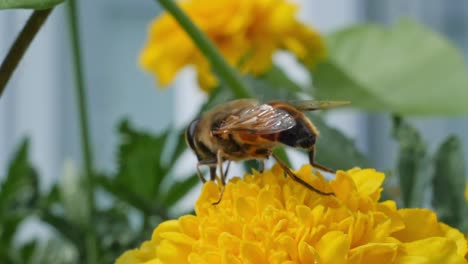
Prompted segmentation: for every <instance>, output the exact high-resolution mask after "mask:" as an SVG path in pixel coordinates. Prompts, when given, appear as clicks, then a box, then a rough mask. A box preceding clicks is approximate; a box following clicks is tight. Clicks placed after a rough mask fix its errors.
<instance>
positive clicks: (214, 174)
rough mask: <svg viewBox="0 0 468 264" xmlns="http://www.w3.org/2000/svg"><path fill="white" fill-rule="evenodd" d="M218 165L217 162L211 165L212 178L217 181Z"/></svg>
mask: <svg viewBox="0 0 468 264" xmlns="http://www.w3.org/2000/svg"><path fill="white" fill-rule="evenodd" d="M216 166H217V164H215V165H214V166H213V165H212V166H210V180H212V181H216Z"/></svg>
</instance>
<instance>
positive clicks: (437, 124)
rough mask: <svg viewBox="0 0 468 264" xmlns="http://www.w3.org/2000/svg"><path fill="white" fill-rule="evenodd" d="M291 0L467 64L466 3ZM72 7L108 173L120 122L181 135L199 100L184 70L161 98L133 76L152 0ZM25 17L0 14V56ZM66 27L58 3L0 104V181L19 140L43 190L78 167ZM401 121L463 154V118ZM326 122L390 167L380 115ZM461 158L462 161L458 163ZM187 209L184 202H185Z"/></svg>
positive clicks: (98, 158) (321, 16)
mask: <svg viewBox="0 0 468 264" xmlns="http://www.w3.org/2000/svg"><path fill="white" fill-rule="evenodd" d="M297 2H299V4H300V6H301V7H302V9H301V10H300V18H301V20H303V21H305V22H307V23H308V24H309V25H312V26H313V27H315V28H316V29H318V31H320V32H322V33H330V32H333V31H335V30H337V29H341V28H343V27H346V26H347V25H352V24H355V23H359V22H364V21H372V22H377V23H383V24H391V23H393V22H395V21H396V20H398V19H399V18H401V17H411V18H413V19H415V20H417V21H419V22H421V23H423V24H425V25H426V26H429V27H430V28H432V29H434V30H435V31H437V32H439V33H441V34H442V35H444V36H446V37H448V38H449V39H450V40H451V41H452V42H453V44H454V45H455V46H456V47H457V48H459V49H461V50H462V51H463V52H464V55H465V61H466V57H467V56H468V2H467V1H464V0H453V1H450V4H447V3H446V1H443V0H381V1H372V0H352V1H345V2H343V1H337V0H332V1H318V0H302V1H297ZM78 7H79V13H80V21H81V25H80V26H81V37H82V45H83V52H84V54H83V56H84V58H83V61H84V69H85V72H84V74H85V78H86V83H87V85H88V88H89V89H88V90H87V97H88V102H89V105H88V107H89V108H88V109H89V116H90V129H91V140H92V143H93V149H94V155H95V165H96V167H97V168H98V170H102V171H112V170H115V169H116V168H115V167H114V166H115V152H116V145H117V139H118V138H117V133H116V130H117V128H116V126H117V124H118V122H119V121H120V120H121V119H122V118H128V119H129V120H131V121H132V123H133V124H134V125H135V126H136V127H137V128H142V129H145V130H147V131H151V132H154V133H156V132H160V131H162V130H163V129H164V128H167V127H169V126H171V125H175V126H176V127H182V126H183V125H184V124H186V123H187V122H188V121H189V120H191V119H193V118H194V117H195V114H196V112H197V111H198V109H199V107H200V105H201V104H202V103H203V102H204V100H205V95H204V94H203V93H202V92H201V91H200V90H199V89H198V88H197V87H196V86H195V84H196V81H195V75H194V72H193V71H192V69H185V70H184V71H183V72H181V73H180V74H179V78H178V79H177V81H176V82H175V83H174V84H173V85H172V87H168V88H167V89H165V90H162V89H156V88H155V83H154V80H153V77H152V76H151V75H150V74H148V73H146V72H143V71H142V70H141V69H139V67H138V65H137V58H138V55H139V52H140V50H141V48H142V47H143V44H144V42H145V40H146V33H147V28H148V24H149V22H150V21H151V20H152V19H153V18H154V17H155V16H156V15H158V14H159V13H160V12H161V9H159V8H158V5H157V4H156V3H155V2H154V1H128V0H100V1H92V0H82V1H79V3H78ZM29 13H30V11H23V10H20V11H18V10H8V11H1V12H0V55H1V58H3V57H4V56H5V54H6V52H7V51H8V48H9V47H10V45H11V43H12V42H13V40H14V38H15V37H16V35H17V33H18V32H19V30H20V29H21V27H22V26H23V24H24V22H25V21H26V19H27V17H28V15H29ZM66 24H67V22H66V19H65V10H64V5H60V6H59V7H57V8H56V10H54V12H53V13H52V15H51V17H50V18H49V19H48V21H47V22H46V24H45V26H44V27H43V29H42V30H41V31H40V32H39V34H38V36H37V38H36V39H35V40H34V42H33V43H32V45H31V47H30V49H29V50H28V51H27V53H26V55H25V57H24V59H23V61H22V62H21V64H20V65H19V67H18V69H17V70H16V72H15V73H14V75H13V78H12V80H11V81H10V83H9V85H8V87H7V89H6V91H5V94H4V96H3V97H2V98H1V99H0V150H1V151H0V172H1V173H0V175H1V176H3V175H5V173H4V172H5V171H6V168H7V165H8V162H9V160H10V159H11V157H12V154H13V151H14V150H15V148H16V147H17V146H18V144H19V142H20V140H21V139H22V138H24V137H30V138H31V152H30V155H31V160H32V163H33V164H34V165H35V166H36V168H37V169H38V170H39V174H40V175H41V189H43V190H47V189H48V188H50V186H51V185H52V183H53V182H54V181H56V180H57V179H58V178H59V176H60V175H61V174H62V172H63V170H64V163H65V161H67V160H72V161H74V162H75V163H76V164H77V166H80V164H81V155H80V151H81V150H80V138H79V130H78V122H77V106H76V105H75V100H74V96H75V94H74V90H73V89H72V85H73V75H72V63H71V53H70V49H69V43H68V31H67V26H66ZM421 45H424V43H421ZM275 61H277V62H279V64H280V67H282V68H284V69H285V70H286V71H287V72H288V73H289V74H290V75H291V78H293V79H295V80H297V81H298V82H303V83H307V82H310V81H311V80H309V79H308V74H307V73H304V72H301V69H299V68H298V67H296V65H295V62H294V60H293V59H292V58H291V57H289V56H287V55H285V54H278V55H277V56H276V57H275ZM376 63H378V62H376ZM467 89H468V87H467ZM260 99H261V98H260ZM467 99H468V98H467ZM467 101H468V100H467ZM427 103H428V104H430V103H431V102H429V101H428V102H427ZM410 120H411V122H412V123H413V124H415V125H416V126H417V127H418V128H419V130H420V131H422V132H423V136H424V139H425V140H426V142H428V144H429V149H430V151H431V152H432V151H434V150H435V148H436V146H438V145H439V144H440V142H441V140H442V139H444V138H445V137H446V136H447V135H449V134H456V135H458V136H459V137H460V138H461V140H462V142H463V146H464V152H465V153H468V151H467V150H468V134H467V133H466V131H467V130H468V118H467V117H453V118H411V119H410ZM327 121H328V123H329V124H330V125H331V126H334V127H336V128H339V129H340V130H341V131H343V132H344V133H345V134H346V135H348V136H349V137H351V138H353V139H354V140H355V141H356V142H357V146H358V147H359V149H360V150H361V151H362V152H364V153H366V154H368V157H370V158H371V162H372V165H373V166H374V167H376V168H377V169H378V170H382V171H385V170H388V169H389V167H391V166H393V165H394V163H395V155H396V154H395V152H396V146H395V143H394V142H393V140H392V138H391V135H390V131H391V119H390V118H389V116H388V114H379V113H375V114H368V113H361V112H357V111H354V110H344V111H343V110H339V111H334V112H332V113H330V114H327ZM467 158H468V155H465V164H466V163H467V161H468V159H467ZM184 159H185V160H186V163H185V162H182V163H184V166H179V167H180V168H178V169H179V170H181V171H183V170H185V171H192V172H193V169H194V168H195V167H194V166H195V158H194V156H193V155H191V154H188V153H187V155H185V156H184ZM300 163H301V162H299V164H300ZM185 164H190V165H185ZM189 203H192V204H193V200H190V201H189ZM25 225H26V227H27V228H25V229H23V230H22V232H21V235H20V237H21V236H22V237H30V236H31V235H32V234H37V235H38V236H42V235H44V234H46V233H47V230H44V228H41V229H37V226H38V225H39V224H38V221H36V220H34V219H32V220H30V221H28V222H27V223H26V224H25Z"/></svg>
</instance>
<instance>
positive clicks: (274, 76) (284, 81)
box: [258, 65, 303, 99]
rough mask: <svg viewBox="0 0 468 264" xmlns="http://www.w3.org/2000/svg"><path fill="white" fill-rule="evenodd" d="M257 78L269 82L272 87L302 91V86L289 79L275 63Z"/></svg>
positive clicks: (296, 91)
mask: <svg viewBox="0 0 468 264" xmlns="http://www.w3.org/2000/svg"><path fill="white" fill-rule="evenodd" d="M258 78H259V79H260V80H263V81H264V82H265V83H267V84H270V85H271V88H273V89H278V90H289V91H290V92H295V93H299V92H302V91H303V88H302V87H301V86H300V85H298V84H297V83H296V82H294V81H293V80H291V78H289V76H288V75H287V74H286V73H285V72H284V71H283V70H282V69H281V68H279V67H278V66H276V65H272V66H271V68H270V69H269V70H268V71H267V72H265V73H263V74H262V75H260V76H259V77H258ZM276 99H279V98H276Z"/></svg>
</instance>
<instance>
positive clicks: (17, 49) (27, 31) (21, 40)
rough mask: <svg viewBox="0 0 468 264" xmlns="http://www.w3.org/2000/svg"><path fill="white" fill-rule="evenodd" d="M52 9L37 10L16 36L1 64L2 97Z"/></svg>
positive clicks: (0, 83) (0, 86)
mask: <svg viewBox="0 0 468 264" xmlns="http://www.w3.org/2000/svg"><path fill="white" fill-rule="evenodd" d="M52 9H53V8H49V9H44V10H35V11H34V12H33V13H32V14H31V16H30V17H29V19H28V21H27V22H26V24H25V25H24V27H23V29H22V30H21V32H20V33H19V34H18V37H16V40H15V42H14V43H13V45H12V46H11V48H10V50H9V51H8V54H7V56H6V57H5V60H4V61H3V63H2V66H0V97H2V94H3V91H4V90H5V88H6V86H7V84H8V81H9V80H10V78H11V76H12V75H13V72H14V71H15V69H16V67H17V66H18V63H19V62H20V61H21V58H23V55H24V53H25V52H26V50H27V49H28V47H29V44H31V42H32V41H33V39H34V37H35V36H36V34H37V32H38V31H39V29H40V28H41V26H42V25H43V24H44V22H45V21H46V19H47V17H49V15H50V13H51V12H52Z"/></svg>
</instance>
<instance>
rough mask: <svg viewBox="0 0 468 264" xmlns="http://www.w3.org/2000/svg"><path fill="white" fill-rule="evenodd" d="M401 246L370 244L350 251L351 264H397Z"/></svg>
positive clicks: (394, 244)
mask: <svg viewBox="0 0 468 264" xmlns="http://www.w3.org/2000/svg"><path fill="white" fill-rule="evenodd" d="M398 248H399V245H398V244H396V243H369V244H365V245H362V246H359V247H356V248H353V249H351V250H350V256H349V263H379V264H380V263H382V264H385V263H388V264H390V263H396V262H395V261H396V258H397V255H398Z"/></svg>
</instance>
